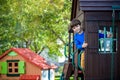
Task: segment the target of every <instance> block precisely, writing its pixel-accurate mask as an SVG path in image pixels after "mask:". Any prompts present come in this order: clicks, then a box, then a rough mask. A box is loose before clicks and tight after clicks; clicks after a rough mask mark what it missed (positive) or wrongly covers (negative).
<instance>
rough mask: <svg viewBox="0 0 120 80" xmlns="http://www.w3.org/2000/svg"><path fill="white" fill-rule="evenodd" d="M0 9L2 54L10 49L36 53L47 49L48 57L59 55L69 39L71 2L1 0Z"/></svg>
mask: <svg viewBox="0 0 120 80" xmlns="http://www.w3.org/2000/svg"><path fill="white" fill-rule="evenodd" d="M0 6H1V7H0V10H1V11H0V15H1V16H0V27H1V28H0V35H1V36H0V51H1V53H2V52H4V51H5V50H7V49H9V48H10V47H26V48H30V49H32V50H34V51H35V52H37V53H38V52H39V51H41V50H42V49H43V48H45V47H47V48H49V50H50V54H55V55H60V51H59V49H60V48H62V47H63V45H64V44H65V42H66V39H67V37H68V34H67V28H68V24H69V20H70V10H71V1H70V0H0ZM58 39H59V40H60V41H62V42H63V44H61V45H58V44H57V40H58Z"/></svg>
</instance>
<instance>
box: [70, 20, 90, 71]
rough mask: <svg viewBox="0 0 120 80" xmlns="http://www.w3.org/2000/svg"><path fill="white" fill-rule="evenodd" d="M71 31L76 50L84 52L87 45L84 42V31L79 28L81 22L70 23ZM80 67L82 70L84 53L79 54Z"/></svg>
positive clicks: (73, 21)
mask: <svg viewBox="0 0 120 80" xmlns="http://www.w3.org/2000/svg"><path fill="white" fill-rule="evenodd" d="M70 26H71V29H72V30H73V31H74V33H75V35H74V44H75V46H76V48H77V49H78V50H80V51H81V50H84V48H86V47H87V46H88V43H86V42H85V40H84V31H83V28H82V26H81V22H80V21H79V20H78V19H73V20H72V21H71V24H70ZM81 67H82V68H83V69H84V52H83V53H82V54H81Z"/></svg>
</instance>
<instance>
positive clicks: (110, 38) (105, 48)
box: [99, 26, 117, 53]
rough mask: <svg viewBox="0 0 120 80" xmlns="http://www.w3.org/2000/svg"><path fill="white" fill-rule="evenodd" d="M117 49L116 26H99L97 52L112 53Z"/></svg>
mask: <svg viewBox="0 0 120 80" xmlns="http://www.w3.org/2000/svg"><path fill="white" fill-rule="evenodd" d="M116 51H117V28H115V29H114V31H113V28H112V27H109V26H107V27H100V28H99V52H102V53H112V52H116Z"/></svg>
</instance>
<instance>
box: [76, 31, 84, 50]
mask: <svg viewBox="0 0 120 80" xmlns="http://www.w3.org/2000/svg"><path fill="white" fill-rule="evenodd" d="M74 43H75V45H76V48H77V49H79V50H83V49H84V48H82V44H83V43H84V32H82V33H81V34H78V33H76V34H75V35H74Z"/></svg>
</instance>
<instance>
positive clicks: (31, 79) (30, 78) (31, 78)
mask: <svg viewBox="0 0 120 80" xmlns="http://www.w3.org/2000/svg"><path fill="white" fill-rule="evenodd" d="M39 79H40V75H22V76H20V80H39Z"/></svg>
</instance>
